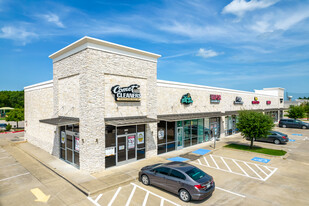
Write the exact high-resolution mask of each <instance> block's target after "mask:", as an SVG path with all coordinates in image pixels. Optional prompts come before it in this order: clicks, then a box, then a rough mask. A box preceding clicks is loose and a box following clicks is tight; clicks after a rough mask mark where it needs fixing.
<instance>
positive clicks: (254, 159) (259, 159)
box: [251, 157, 270, 163]
mask: <svg viewBox="0 0 309 206" xmlns="http://www.w3.org/2000/svg"><path fill="white" fill-rule="evenodd" d="M251 160H253V161H257V162H262V163H268V162H269V161H270V159H266V158H261V157H253V158H252V159H251Z"/></svg>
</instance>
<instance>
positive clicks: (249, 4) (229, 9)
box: [222, 0, 279, 17]
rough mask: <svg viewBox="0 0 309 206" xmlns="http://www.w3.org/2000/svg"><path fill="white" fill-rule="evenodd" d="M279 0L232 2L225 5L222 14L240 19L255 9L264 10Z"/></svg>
mask: <svg viewBox="0 0 309 206" xmlns="http://www.w3.org/2000/svg"><path fill="white" fill-rule="evenodd" d="M278 1H279V0H251V1H246V0H233V1H232V2H231V3H229V4H228V5H226V6H225V7H224V8H223V10H222V13H223V14H227V13H231V14H234V15H236V16H238V17H242V16H243V15H244V14H245V13H246V12H248V11H254V10H256V9H264V8H267V7H270V6H272V5H274V4H275V3H277V2H278Z"/></svg>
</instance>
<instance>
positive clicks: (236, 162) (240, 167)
mask: <svg viewBox="0 0 309 206" xmlns="http://www.w3.org/2000/svg"><path fill="white" fill-rule="evenodd" d="M232 161H233V162H234V163H235V164H236V165H237V166H238V168H239V169H240V170H241V171H242V172H243V173H244V174H245V175H246V176H247V177H249V175H248V173H247V172H245V170H244V169H243V168H242V167H241V166H240V165H239V164H238V163H237V162H236V161H235V160H232Z"/></svg>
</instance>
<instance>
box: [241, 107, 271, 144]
mask: <svg viewBox="0 0 309 206" xmlns="http://www.w3.org/2000/svg"><path fill="white" fill-rule="evenodd" d="M236 126H237V128H238V129H239V131H240V132H241V135H242V136H243V137H244V138H249V140H250V141H251V144H250V148H251V149H252V147H253V140H254V139H260V138H265V137H266V136H267V135H268V134H269V131H270V130H271V129H272V128H273V127H274V123H273V120H272V118H271V117H270V116H268V115H265V114H263V113H261V112H255V111H240V112H239V120H238V123H237V125H236Z"/></svg>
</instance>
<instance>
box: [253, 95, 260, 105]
mask: <svg viewBox="0 0 309 206" xmlns="http://www.w3.org/2000/svg"><path fill="white" fill-rule="evenodd" d="M252 104H260V101H258V98H257V97H254V101H252Z"/></svg>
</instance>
